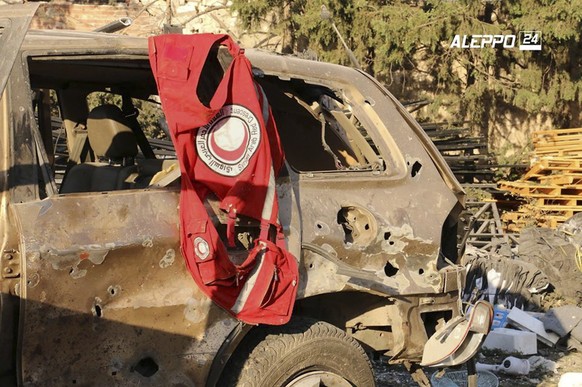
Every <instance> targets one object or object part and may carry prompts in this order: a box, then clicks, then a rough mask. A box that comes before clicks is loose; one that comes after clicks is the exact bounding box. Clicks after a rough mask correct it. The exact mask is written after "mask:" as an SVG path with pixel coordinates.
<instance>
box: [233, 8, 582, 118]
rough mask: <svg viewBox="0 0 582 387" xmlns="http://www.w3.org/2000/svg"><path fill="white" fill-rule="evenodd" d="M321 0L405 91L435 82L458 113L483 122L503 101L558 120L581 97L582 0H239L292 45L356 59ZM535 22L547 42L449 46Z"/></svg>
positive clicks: (386, 78) (376, 70)
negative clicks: (461, 38)
mask: <svg viewBox="0 0 582 387" xmlns="http://www.w3.org/2000/svg"><path fill="white" fill-rule="evenodd" d="M322 5H325V6H326V7H327V9H328V10H329V12H330V13H331V15H332V19H331V20H332V21H333V22H334V23H335V25H336V26H337V28H338V29H339V31H340V33H341V34H342V36H343V37H344V39H345V40H346V42H347V43H348V45H349V46H350V47H351V48H352V49H353V51H354V53H355V55H356V57H357V58H358V60H359V61H360V63H361V64H362V67H363V68H364V69H365V70H366V71H367V72H369V73H371V74H373V75H374V76H376V78H378V79H379V80H380V81H382V82H384V83H386V84H387V85H388V87H389V88H390V90H391V91H392V92H393V93H395V94H396V95H397V96H398V97H401V98H402V97H404V98H410V99H413V98H417V97H418V96H420V95H422V90H423V89H426V90H430V91H431V92H432V93H435V94H437V95H439V98H438V100H435V102H434V104H438V106H441V107H446V108H447V110H448V111H449V112H451V113H452V114H453V115H454V118H455V119H457V120H472V121H474V122H483V120H484V119H486V118H487V115H488V114H491V109H492V107H493V106H495V105H496V104H497V103H498V102H499V103H504V104H506V105H509V106H510V107H514V108H517V109H522V110H524V111H526V112H530V113H537V112H540V111H543V112H548V113H552V114H553V115H554V116H555V117H556V120H558V119H563V117H564V116H566V115H567V114H568V103H569V102H571V103H572V102H573V103H579V102H580V94H581V90H582V76H581V74H582V59H581V58H582V55H581V54H582V52H581V51H582V36H581V35H582V28H581V26H582V0H571V1H570V0H490V1H471V0H458V1H442V0H424V1H422V0H418V1H413V0H369V1H366V0H313V1H307V0H260V1H254V0H253V1H251V0H233V9H234V10H235V11H236V12H238V13H239V15H240V16H241V17H242V18H241V20H242V22H243V24H244V25H245V27H246V28H249V29H253V28H256V27H257V26H258V25H259V24H260V23H265V22H268V23H270V25H271V26H272V28H274V29H276V31H278V32H279V33H280V34H281V35H283V36H284V37H285V42H286V44H287V45H288V47H287V50H288V51H289V52H296V53H301V52H303V51H305V50H307V49H309V50H312V51H315V52H316V53H317V54H318V57H319V58H320V59H321V60H325V61H331V62H335V63H341V64H345V65H349V59H348V56H347V55H346V52H345V51H344V50H343V49H342V46H341V43H340V42H339V39H338V37H337V35H336V34H335V33H334V30H333V29H332V25H331V21H329V20H325V19H322V17H321V6H322ZM534 30H537V31H541V32H542V39H543V42H542V51H520V50H519V49H518V48H517V47H516V48H514V49H503V48H501V47H496V48H491V47H487V48H483V49H460V48H453V47H450V45H451V42H452V40H453V37H454V36H455V35H465V34H466V35H475V34H514V35H516V36H518V35H519V32H520V31H534ZM404 79H406V80H413V82H410V81H408V82H404V81H403V80H404ZM418 79H422V80H423V83H422V84H420V85H419V84H417V80H418ZM427 111H432V112H434V111H435V105H433V106H432V107H430V106H429V109H428V110H427Z"/></svg>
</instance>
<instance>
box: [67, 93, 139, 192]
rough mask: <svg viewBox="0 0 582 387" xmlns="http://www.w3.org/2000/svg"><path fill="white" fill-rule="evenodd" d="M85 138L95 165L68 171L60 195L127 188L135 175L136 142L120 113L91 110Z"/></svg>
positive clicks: (113, 109)
mask: <svg viewBox="0 0 582 387" xmlns="http://www.w3.org/2000/svg"><path fill="white" fill-rule="evenodd" d="M87 135H88V139H89V144H90V145H91V148H92V149H93V152H94V153H95V157H96V159H97V161H96V162H87V163H82V164H79V165H76V166H74V167H72V168H71V169H70V170H69V172H68V173H67V175H66V176H65V178H64V180H63V184H62V186H61V191H60V193H72V192H99V191H112V190H119V189H128V188H131V183H130V176H131V175H132V174H135V173H137V166H136V165H135V156H136V155H137V153H138V149H137V140H136V138H135V135H134V133H133V131H132V130H131V129H130V127H129V125H128V124H127V122H126V119H125V117H124V115H123V113H122V111H121V109H119V108H118V107H117V106H115V105H110V104H105V105H100V106H97V107H96V108H94V109H93V110H91V112H90V113H89V116H88V118H87Z"/></svg>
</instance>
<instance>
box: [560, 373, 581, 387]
mask: <svg viewBox="0 0 582 387" xmlns="http://www.w3.org/2000/svg"><path fill="white" fill-rule="evenodd" d="M558 387H582V373H581V372H566V373H565V374H564V375H562V376H561V377H560V382H559V383H558Z"/></svg>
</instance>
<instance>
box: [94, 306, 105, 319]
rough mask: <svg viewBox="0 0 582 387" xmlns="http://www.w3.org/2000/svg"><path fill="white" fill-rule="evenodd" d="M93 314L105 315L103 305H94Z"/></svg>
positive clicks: (97, 315)
mask: <svg viewBox="0 0 582 387" xmlns="http://www.w3.org/2000/svg"><path fill="white" fill-rule="evenodd" d="M93 315H95V316H96V317H101V316H103V310H102V309H101V305H95V306H93Z"/></svg>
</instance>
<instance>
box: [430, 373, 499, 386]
mask: <svg viewBox="0 0 582 387" xmlns="http://www.w3.org/2000/svg"><path fill="white" fill-rule="evenodd" d="M430 382H431V385H432V386H433V387H457V386H466V385H467V371H449V370H447V369H445V370H442V371H436V372H435V373H433V374H432V376H431V378H430ZM477 386H478V387H497V386H499V379H498V378H497V376H495V374H493V373H491V372H489V371H486V370H481V371H477Z"/></svg>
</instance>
